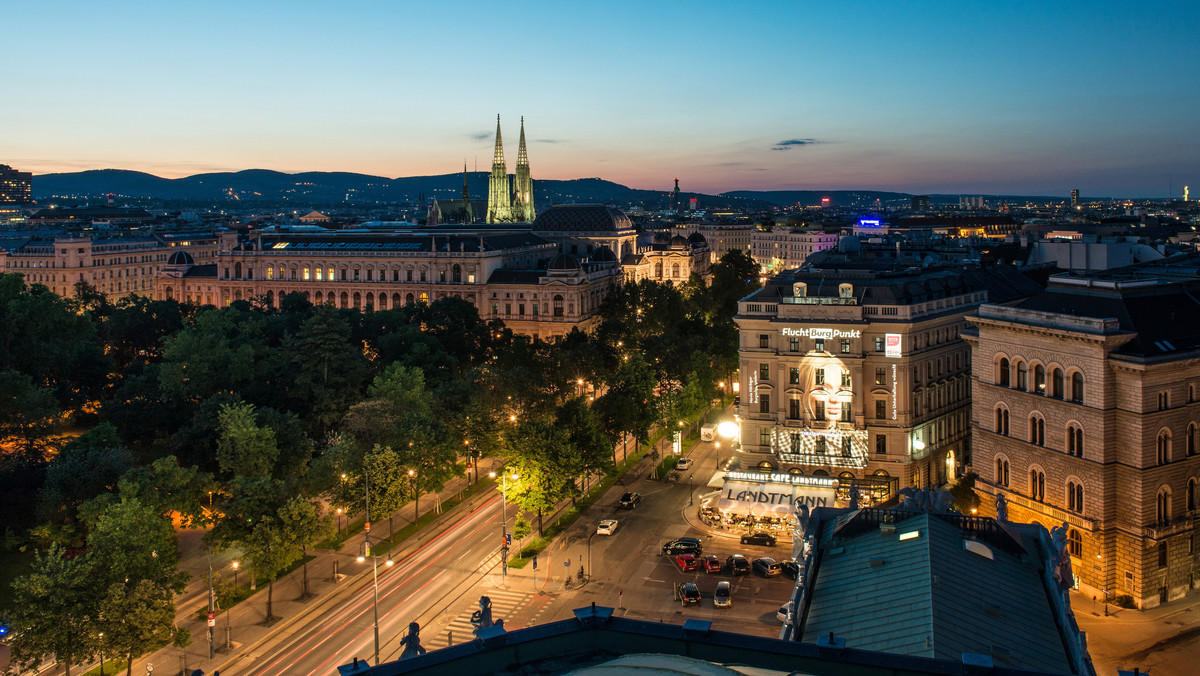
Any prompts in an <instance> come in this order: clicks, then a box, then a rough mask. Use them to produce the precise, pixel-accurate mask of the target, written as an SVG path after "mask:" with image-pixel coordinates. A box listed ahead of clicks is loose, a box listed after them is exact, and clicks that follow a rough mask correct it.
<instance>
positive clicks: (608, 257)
mask: <svg viewBox="0 0 1200 676" xmlns="http://www.w3.org/2000/svg"><path fill="white" fill-rule="evenodd" d="M615 260H617V254H615V253H613V250H612V249H610V248H608V247H606V246H602V247H600V248H598V249H596V250H595V251H593V252H592V262H593V263H608V262H612V261H615Z"/></svg>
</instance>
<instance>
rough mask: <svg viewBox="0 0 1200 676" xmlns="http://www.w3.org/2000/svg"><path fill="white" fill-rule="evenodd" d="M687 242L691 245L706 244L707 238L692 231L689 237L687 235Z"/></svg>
mask: <svg viewBox="0 0 1200 676" xmlns="http://www.w3.org/2000/svg"><path fill="white" fill-rule="evenodd" d="M688 243H689V244H691V245H692V246H708V239H707V238H705V237H704V235H701V234H700V233H698V232H693V233H692V236H691V237H688Z"/></svg>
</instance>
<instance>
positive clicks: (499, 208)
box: [487, 115, 513, 223]
mask: <svg viewBox="0 0 1200 676" xmlns="http://www.w3.org/2000/svg"><path fill="white" fill-rule="evenodd" d="M512 219H513V218H512V191H511V190H510V188H509V183H508V167H507V165H506V164H505V163H504V142H503V141H502V140H501V139H500V116H499V115H497V116H496V152H495V154H494V155H493V156H492V173H491V175H490V176H488V213H487V222H488V223H507V222H509V221H512Z"/></svg>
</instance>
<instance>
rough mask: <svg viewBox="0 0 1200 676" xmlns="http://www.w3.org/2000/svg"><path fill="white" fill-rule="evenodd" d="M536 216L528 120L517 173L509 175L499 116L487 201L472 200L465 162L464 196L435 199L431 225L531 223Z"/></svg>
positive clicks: (520, 145)
mask: <svg viewBox="0 0 1200 676" xmlns="http://www.w3.org/2000/svg"><path fill="white" fill-rule="evenodd" d="M536 217H537V211H536V210H535V209H534V205H533V177H532V176H531V175H530V173H529V155H528V153H527V152H526V150H525V118H524V117H522V118H521V140H520V144H519V145H518V147H517V166H516V173H515V174H511V175H510V174H509V173H508V165H507V164H506V163H505V161H504V141H503V138H502V137H501V134H500V116H499V115H497V116H496V150H495V153H494V154H493V156H492V172H491V174H489V175H488V196H487V201H486V203H485V202H484V200H474V199H471V193H470V190H469V188H468V187H467V167H466V164H465V163H464V164H463V189H462V197H461V198H460V199H457V200H445V201H442V200H438V199H435V200H434V201H433V204H431V205H430V209H429V215H428V224H429V225H444V224H451V223H458V224H466V223H483V222H486V223H532V222H533V219H534V218H536Z"/></svg>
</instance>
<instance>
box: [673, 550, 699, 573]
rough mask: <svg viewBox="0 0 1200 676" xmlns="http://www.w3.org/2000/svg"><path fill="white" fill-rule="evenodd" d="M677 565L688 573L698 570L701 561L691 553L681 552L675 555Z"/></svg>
mask: <svg viewBox="0 0 1200 676" xmlns="http://www.w3.org/2000/svg"><path fill="white" fill-rule="evenodd" d="M675 565H677V566H679V570H681V571H683V572H685V573H687V572H689V571H693V570H698V569H699V568H700V561H699V560H697V559H696V557H695V556H693V555H691V554H680V555H678V556H676V557H675Z"/></svg>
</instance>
